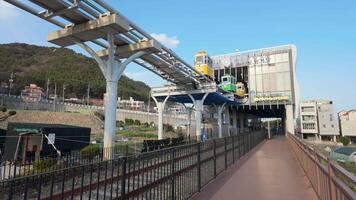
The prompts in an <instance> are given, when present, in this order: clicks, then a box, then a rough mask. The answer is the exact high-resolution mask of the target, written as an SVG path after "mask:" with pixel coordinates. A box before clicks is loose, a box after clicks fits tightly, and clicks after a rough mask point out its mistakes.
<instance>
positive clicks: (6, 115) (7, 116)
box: [0, 107, 16, 122]
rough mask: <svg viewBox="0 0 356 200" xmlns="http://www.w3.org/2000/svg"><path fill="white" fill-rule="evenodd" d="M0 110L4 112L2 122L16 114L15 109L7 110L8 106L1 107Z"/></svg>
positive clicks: (1, 117) (0, 117) (0, 120)
mask: <svg viewBox="0 0 356 200" xmlns="http://www.w3.org/2000/svg"><path fill="white" fill-rule="evenodd" d="M0 110H1V112H2V114H0V122H3V121H5V120H7V119H8V118H9V117H11V116H13V115H16V111H14V110H10V111H7V108H6V107H1V108H0Z"/></svg>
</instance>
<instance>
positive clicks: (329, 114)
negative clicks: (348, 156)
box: [300, 100, 340, 141]
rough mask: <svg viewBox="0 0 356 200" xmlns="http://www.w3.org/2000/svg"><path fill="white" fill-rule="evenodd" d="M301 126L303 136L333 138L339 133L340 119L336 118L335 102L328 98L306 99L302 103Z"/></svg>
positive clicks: (334, 139) (319, 138)
mask: <svg viewBox="0 0 356 200" xmlns="http://www.w3.org/2000/svg"><path fill="white" fill-rule="evenodd" d="M300 128H301V133H302V134H303V137H310V136H313V137H315V138H316V139H317V140H322V139H326V140H333V141H336V136H338V135H339V134H340V133H339V126H338V121H337V120H335V119H334V114H333V102H332V101H326V100H311V101H304V102H301V104H300Z"/></svg>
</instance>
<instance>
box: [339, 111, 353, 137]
mask: <svg viewBox="0 0 356 200" xmlns="http://www.w3.org/2000/svg"><path fill="white" fill-rule="evenodd" d="M339 120H340V128H341V135H342V136H356V110H350V111H343V112H340V113H339Z"/></svg>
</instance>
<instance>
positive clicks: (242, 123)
mask: <svg viewBox="0 0 356 200" xmlns="http://www.w3.org/2000/svg"><path fill="white" fill-rule="evenodd" d="M244 130H245V116H244V114H243V113H241V114H240V133H243V132H244Z"/></svg>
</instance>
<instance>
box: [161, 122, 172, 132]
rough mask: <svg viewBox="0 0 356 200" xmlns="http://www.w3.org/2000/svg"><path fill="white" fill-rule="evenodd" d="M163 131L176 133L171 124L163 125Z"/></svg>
mask: <svg viewBox="0 0 356 200" xmlns="http://www.w3.org/2000/svg"><path fill="white" fill-rule="evenodd" d="M163 129H164V131H166V132H173V131H174V129H173V126H172V125H170V124H163Z"/></svg>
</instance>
